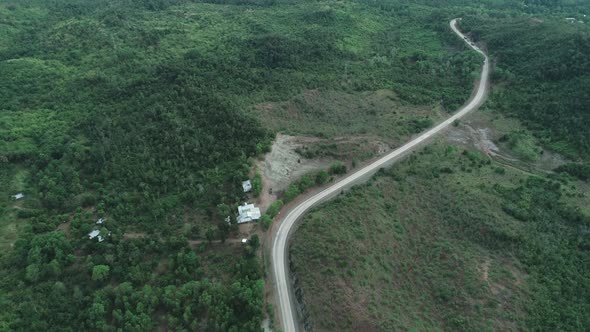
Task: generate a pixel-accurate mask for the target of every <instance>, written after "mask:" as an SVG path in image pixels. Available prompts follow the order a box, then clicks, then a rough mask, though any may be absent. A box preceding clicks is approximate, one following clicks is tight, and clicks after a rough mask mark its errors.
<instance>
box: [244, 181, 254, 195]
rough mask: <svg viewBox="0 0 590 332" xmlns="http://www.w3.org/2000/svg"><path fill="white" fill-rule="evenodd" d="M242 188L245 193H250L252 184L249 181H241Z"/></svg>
mask: <svg viewBox="0 0 590 332" xmlns="http://www.w3.org/2000/svg"><path fill="white" fill-rule="evenodd" d="M242 188H243V189H244V192H245V193H247V192H249V191H251V190H252V182H250V180H246V181H243V182H242Z"/></svg>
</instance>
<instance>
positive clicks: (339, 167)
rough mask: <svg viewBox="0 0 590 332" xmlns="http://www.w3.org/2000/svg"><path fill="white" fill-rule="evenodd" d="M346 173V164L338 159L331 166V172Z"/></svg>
mask: <svg viewBox="0 0 590 332" xmlns="http://www.w3.org/2000/svg"><path fill="white" fill-rule="evenodd" d="M344 173H346V165H344V164H343V163H341V162H339V161H337V162H335V163H333V164H332V165H331V166H330V174H344Z"/></svg>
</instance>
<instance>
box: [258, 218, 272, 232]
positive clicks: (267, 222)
mask: <svg viewBox="0 0 590 332" xmlns="http://www.w3.org/2000/svg"><path fill="white" fill-rule="evenodd" d="M260 225H261V226H262V229H263V230H265V231H266V230H267V229H269V228H270V225H272V218H271V217H270V216H269V215H268V214H264V215H263V216H262V218H260Z"/></svg>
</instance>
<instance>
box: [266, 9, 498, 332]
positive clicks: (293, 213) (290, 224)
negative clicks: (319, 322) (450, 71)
mask: <svg viewBox="0 0 590 332" xmlns="http://www.w3.org/2000/svg"><path fill="white" fill-rule="evenodd" d="M456 22H457V19H454V20H452V21H451V22H450V25H451V28H452V29H453V31H454V32H455V33H456V34H457V35H459V37H460V38H461V39H463V40H464V41H465V42H466V43H467V45H469V47H471V48H472V49H473V50H475V51H476V52H478V53H480V54H481V55H482V56H483V57H484V59H485V60H484V63H483V68H482V71H481V78H480V81H479V86H478V88H477V93H476V94H475V96H473V97H472V99H471V100H470V101H469V103H468V104H467V105H465V106H463V107H462V108H461V109H459V110H458V111H457V112H456V113H455V114H454V115H453V116H451V117H450V118H448V119H447V120H445V121H443V122H442V123H440V124H438V125H437V126H436V127H434V128H432V129H429V130H428V131H426V132H424V133H422V134H421V135H420V136H418V137H416V138H414V139H413V140H411V141H409V142H408V143H406V144H405V145H403V146H401V147H399V148H398V149H396V150H393V151H392V152H390V153H388V154H387V155H385V156H383V157H382V158H379V159H377V160H375V161H374V162H372V163H371V164H369V165H367V166H365V167H363V168H361V169H359V170H358V171H356V172H354V173H352V174H350V175H349V176H347V177H345V178H343V179H342V180H340V181H338V182H336V183H334V184H333V185H331V186H330V187H328V188H326V189H324V190H322V191H321V192H319V193H317V194H315V195H314V196H312V197H310V198H308V199H306V200H305V201H303V202H301V203H300V204H299V205H297V206H295V207H293V208H292V209H291V210H290V211H288V213H284V215H286V217H284V218H283V219H282V221H281V223H280V225H279V229H278V230H277V232H276V234H275V236H274V241H273V245H272V249H271V250H272V252H271V257H272V265H273V269H272V270H273V275H274V284H275V285H274V286H275V296H276V297H277V302H276V303H278V305H279V307H280V317H279V319H278V321H279V322H280V325H281V326H282V327H283V331H284V332H296V331H298V330H299V329H300V327H299V326H300V324H299V323H298V322H297V321H296V319H297V312H296V308H295V303H294V295H293V293H292V290H291V283H290V280H289V262H288V251H287V249H288V241H289V235H290V233H291V232H292V231H293V230H294V229H295V227H294V226H295V225H296V224H297V221H298V220H301V218H302V217H303V215H304V214H305V213H306V212H307V211H309V210H310V209H311V208H312V207H314V206H317V205H318V204H320V203H322V202H324V201H326V200H328V199H330V198H332V197H335V196H337V195H338V194H339V193H340V192H342V191H343V190H345V189H348V188H350V187H351V186H353V185H355V184H358V183H361V182H364V181H365V180H367V179H368V178H369V177H370V176H371V175H373V174H374V173H375V172H377V171H378V170H379V169H380V168H383V167H386V166H390V165H391V164H392V163H394V162H396V161H398V160H399V159H401V158H402V157H404V156H405V155H407V154H408V153H409V152H412V151H414V150H415V149H416V148H418V147H420V146H421V145H422V144H423V143H424V142H425V141H427V140H429V139H430V138H431V137H433V136H434V135H436V134H438V133H440V132H441V131H443V130H444V129H446V128H447V127H448V126H449V125H451V124H452V123H453V122H454V121H455V120H458V119H460V118H461V117H463V116H465V115H466V114H467V113H469V112H471V111H473V110H475V109H477V108H478V107H479V106H480V105H481V104H483V102H484V101H485V99H486V96H487V93H486V92H487V87H488V79H489V77H488V76H489V69H490V68H489V59H488V57H487V55H486V54H485V53H484V52H483V51H482V50H480V49H479V48H478V47H477V46H475V45H474V44H472V43H471V42H470V41H469V40H468V39H466V38H464V37H465V36H464V35H463V34H462V33H461V32H460V31H459V30H458V29H457V27H456Z"/></svg>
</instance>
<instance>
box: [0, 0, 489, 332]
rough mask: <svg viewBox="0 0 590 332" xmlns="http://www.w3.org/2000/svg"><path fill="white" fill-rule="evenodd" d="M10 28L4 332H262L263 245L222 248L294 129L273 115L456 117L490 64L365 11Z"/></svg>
mask: <svg viewBox="0 0 590 332" xmlns="http://www.w3.org/2000/svg"><path fill="white" fill-rule="evenodd" d="M0 23H1V25H2V29H0V76H1V77H2V81H1V83H0V193H1V197H0V245H1V249H2V253H1V257H0V266H1V269H0V288H1V291H0V321H1V323H0V324H1V325H0V329H2V330H27V331H31V330H47V331H52V330H61V331H64V330H65V331H67V330H80V329H82V330H117V329H121V330H126V331H127V330H129V331H140V330H141V331H145V330H151V329H171V330H206V331H251V330H258V329H259V327H260V323H261V319H262V315H263V314H262V308H263V305H262V281H261V280H262V277H263V276H262V273H261V270H262V269H261V266H260V262H259V260H258V258H257V257H256V256H255V255H254V254H253V253H254V252H255V251H256V247H257V245H256V243H257V241H255V240H252V241H251V243H252V245H248V246H236V245H231V244H227V245H217V244H207V242H211V241H212V240H214V239H221V240H224V239H225V238H226V237H228V236H229V235H230V234H231V233H232V232H235V230H236V226H235V224H234V225H229V226H228V225H227V223H226V222H225V221H224V216H226V215H227V214H228V213H229V214H232V213H233V211H234V210H235V206H236V204H238V203H240V201H241V200H243V199H244V196H243V193H242V190H241V187H240V184H241V181H242V180H244V179H245V178H247V177H248V175H249V174H251V173H250V171H251V167H252V162H251V161H252V158H254V157H256V156H259V155H261V154H262V153H264V152H266V151H268V148H269V144H270V142H271V140H272V132H271V131H269V130H268V129H266V128H270V129H271V130H276V129H278V128H279V126H277V125H273V124H272V123H267V122H265V123H264V125H265V126H266V127H264V126H263V125H262V124H261V122H260V121H259V120H258V119H257V118H256V115H259V113H257V112H256V111H255V110H256V109H257V107H256V105H259V104H261V103H265V102H269V101H274V102H277V101H288V100H292V98H294V97H295V96H297V95H300V94H301V93H303V92H304V91H309V90H318V89H320V90H322V91H336V92H334V93H335V94H338V93H342V94H347V95H351V96H353V98H354V96H357V95H360V94H362V93H365V92H366V91H368V92H367V93H369V94H370V93H371V91H376V90H379V89H381V90H382V91H385V90H383V89H389V90H391V89H393V90H395V96H396V97H395V98H396V103H399V104H400V105H404V107H406V108H407V109H413V108H414V109H417V108H418V107H420V108H421V109H424V110H430V109H433V108H436V109H437V110H443V111H444V110H447V111H452V110H453V109H455V108H456V107H457V106H458V105H459V104H461V103H462V102H463V100H465V98H466V97H467V96H468V94H469V87H470V86H471V84H472V80H473V75H472V74H473V72H475V71H476V68H477V62H478V61H479V60H478V59H477V57H476V56H474V55H473V54H472V53H471V52H468V51H467V50H466V49H465V47H464V46H463V45H462V43H461V42H460V41H459V40H457V38H453V36H452V34H450V33H449V30H448V26H447V25H448V20H447V17H437V18H436V20H435V21H433V20H432V17H431V16H430V12H429V11H428V10H425V9H421V10H416V11H405V12H399V13H398V12H397V11H391V10H389V9H387V10H385V9H382V8H379V7H374V6H373V5H372V4H370V3H362V2H331V1H322V2H298V3H295V2H290V1H266V0H260V1H258V0H252V1H248V0H247V1H202V2H201V1H184V0H139V1H112V0H99V1H91V0H75V1H65V0H63V1H62V0H58V1H41V0H24V1H3V2H1V3H0ZM410 36H411V37H410ZM388 93H389V94H392V93H391V92H388ZM361 111H362V112H365V111H366V112H369V111H370V110H368V111H367V110H366V109H365V110H361ZM386 111H387V110H380V112H381V113H380V116H383V115H384V114H385V113H384V112H386ZM385 115H386V114H385ZM322 116H323V119H329V118H330V116H329V115H326V114H324V115H322ZM365 118H366V119H367V120H368V122H366V123H365V124H364V127H365V128H367V125H370V121H369V120H371V119H376V117H374V116H373V115H371V114H369V115H368V116H365ZM337 119H338V118H337ZM317 120H318V117H317V116H311V117H309V118H307V120H306V121H307V122H304V123H303V125H307V124H311V123H317ZM371 121H372V120H371ZM429 121H430V120H428V119H423V118H422V117H415V116H414V117H408V119H406V120H404V121H402V122H400V123H399V124H396V127H395V128H399V129H400V130H405V131H406V132H415V131H416V130H418V129H419V128H423V127H424V126H425V125H428V124H430V122H429ZM347 125H348V122H343V121H340V122H339V121H335V122H334V123H332V124H331V126H332V127H338V126H339V128H346V126H347ZM316 129H317V128H316ZM320 129H321V130H316V131H315V132H314V133H313V134H317V135H322V134H323V135H326V134H330V133H328V132H327V130H325V129H326V127H324V128H323V129H322V128H320ZM387 129H388V128H384V129H382V132H385V131H386V130H387ZM360 130H361V131H362V130H365V129H363V128H361V129H360ZM324 131H326V132H324ZM335 132H338V130H335ZM349 133H354V132H349ZM334 171H335V172H336V171H339V170H334ZM327 177H328V175H327V174H326V173H320V174H318V176H315V175H314V178H313V179H311V178H310V179H308V180H310V181H307V180H306V179H303V180H302V181H300V182H299V183H298V184H297V185H296V186H295V187H293V188H292V190H291V192H290V193H289V195H288V198H290V199H292V198H293V197H291V196H295V195H297V193H299V192H300V191H301V190H304V189H305V188H307V187H308V186H309V185H311V184H313V183H323V182H325V181H326V180H327ZM253 185H254V190H255V193H259V192H260V190H261V188H260V186H261V180H260V177H256V176H255V177H254V179H253ZM19 192H22V193H24V195H25V197H24V199H22V200H19V201H14V200H13V199H12V198H11V195H14V194H16V193H19ZM281 203H282V202H281V201H279V202H276V203H275V204H273V205H272V206H271V209H269V211H268V213H267V217H266V218H265V224H266V225H268V224H270V221H269V220H268V219H269V217H270V216H272V215H273V214H276V213H278V210H279V209H280V206H281ZM100 218H106V219H107V221H106V222H105V223H102V224H96V221H97V220H98V219H100ZM93 230H96V231H99V232H100V236H101V238H102V239H103V241H102V242H98V241H97V238H94V239H89V238H88V234H89V232H91V231H93ZM205 239H206V240H208V241H205V242H202V241H204V240H205ZM189 240H190V241H189Z"/></svg>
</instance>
